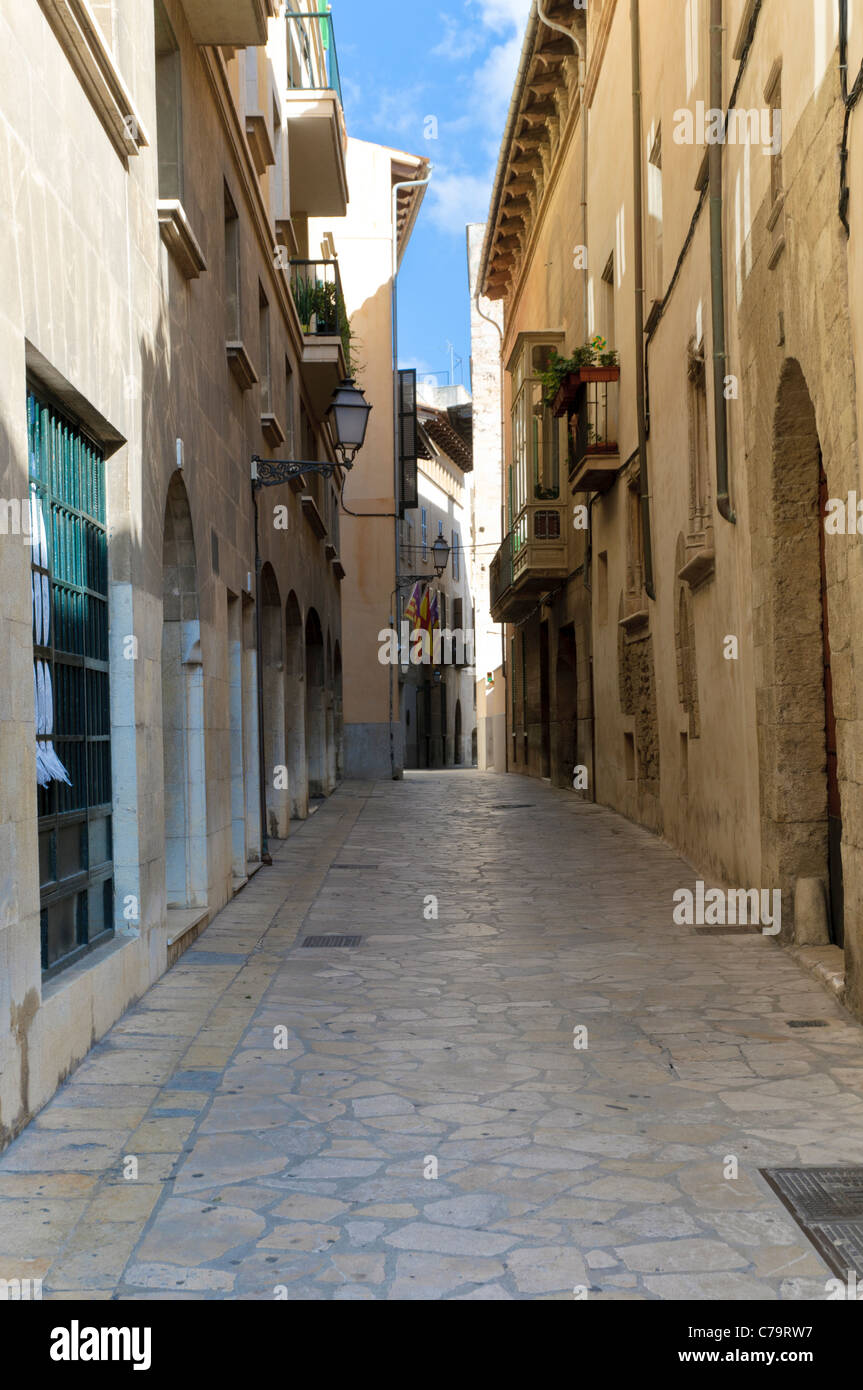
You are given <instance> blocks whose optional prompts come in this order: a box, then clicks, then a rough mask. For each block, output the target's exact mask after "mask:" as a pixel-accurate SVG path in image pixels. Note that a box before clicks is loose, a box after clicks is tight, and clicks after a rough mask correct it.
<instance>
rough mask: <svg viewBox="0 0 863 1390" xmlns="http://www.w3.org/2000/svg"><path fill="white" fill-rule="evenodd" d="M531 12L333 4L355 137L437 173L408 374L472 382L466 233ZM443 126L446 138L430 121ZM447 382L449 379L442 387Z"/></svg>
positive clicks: (412, 255) (426, 220) (494, 5)
mask: <svg viewBox="0 0 863 1390" xmlns="http://www.w3.org/2000/svg"><path fill="white" fill-rule="evenodd" d="M529 9H530V0H332V14H333V19H334V21H335V29H336V44H337V48H338V54H339V65H340V68H341V78H342V92H343V97H344V104H345V119H346V121H347V125H348V131H349V133H350V134H351V135H355V136H357V137H358V138H359V139H361V140H373V141H376V142H378V143H380V144H384V145H393V146H395V147H396V148H397V149H402V150H408V151H410V153H412V154H418V155H424V156H425V157H426V158H428V159H430V160H431V161H432V164H433V165H434V173H433V175H432V184H431V187H430V189H429V192H428V194H427V196H426V200H425V202H424V204H423V207H422V210H421V212H420V217H419V221H418V223H417V225H416V228H415V230H414V234H413V239H412V241H411V245H410V247H409V249H408V253H407V255H406V256H405V259H404V261H403V263H402V271H401V274H400V276H399V349H400V350H399V358H400V365H401V366H403V367H406V366H415V367H417V368H418V369H419V371H420V373H421V375H425V374H427V373H431V372H446V371H448V370H449V365H450V352H449V349H448V347H447V343H452V344H453V348H454V352H455V356H456V357H457V358H459V357H460V358H461V359H462V362H463V367H462V369H461V371H460V369H459V367H458V363H456V371H455V380H456V381H459V380H464V382H465V384H468V381H469V376H468V373H469V362H470V324H469V307H470V306H469V302H468V288H467V261H466V252H465V226H466V224H467V223H468V222H484V221H485V219H486V216H487V213H488V204H489V198H490V195H491V185H492V181H493V178H494V171H495V167H496V165H497V155H498V150H499V147H500V141H501V137H502V135H503V127H504V123H505V120H506V113H507V111H508V109H509V101H510V96H511V94H512V84H513V81H514V79H515V72H516V67H517V65H518V55H519V52H520V50H521V43H522V38H523V35H524V26H525V23H526V20H527V15H528V11H529ZM432 116H433V117H435V118H436V122H437V138H436V139H428V138H426V131H427V130H430V131H433V127H432V126H431V123H430V122H429V121H428V118H429V117H432ZM438 380H439V381H441V382H443V381H446V380H447V377H446V376H445V375H441V376H439V377H438Z"/></svg>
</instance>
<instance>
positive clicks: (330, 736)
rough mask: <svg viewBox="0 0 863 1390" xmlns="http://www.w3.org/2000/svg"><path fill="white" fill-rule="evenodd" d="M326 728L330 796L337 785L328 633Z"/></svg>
mask: <svg viewBox="0 0 863 1390" xmlns="http://www.w3.org/2000/svg"><path fill="white" fill-rule="evenodd" d="M324 721H325V722H324V728H325V763H326V791H327V793H328V794H329V793H330V792H331V791H332V790H333V789H334V787H335V785H336V707H335V693H334V690H333V644H332V639H331V637H330V634H329V633H327V663H326V685H325V690H324Z"/></svg>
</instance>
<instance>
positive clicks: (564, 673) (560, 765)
mask: <svg viewBox="0 0 863 1390" xmlns="http://www.w3.org/2000/svg"><path fill="white" fill-rule="evenodd" d="M554 697H555V711H554V713H555V717H554V725H553V739H552V782H553V784H554V786H556V787H571V786H572V782H573V768H574V767H575V765H576V763H577V762H578V751H577V747H578V651H577V647H576V640H575V624H574V623H567V624H566V625H565V626H564V627H562V628H561V629H560V631H559V632H558V634H557V658H556V661H555V669H554Z"/></svg>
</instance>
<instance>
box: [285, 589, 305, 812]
mask: <svg viewBox="0 0 863 1390" xmlns="http://www.w3.org/2000/svg"><path fill="white" fill-rule="evenodd" d="M285 733H286V745H287V746H286V754H287V766H288V790H289V795H290V811H291V819H292V820H305V819H306V817H307V816H308V814H309V775H308V767H307V765H306V643H305V629H304V626H303V616H302V613H301V611H300V605H299V601H298V599H297V596H296V594H295V593H294V591H293V589H292V590H291V592H290V593H289V594H288V597H287V602H286V603H285Z"/></svg>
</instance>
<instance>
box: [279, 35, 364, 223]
mask: <svg viewBox="0 0 863 1390" xmlns="http://www.w3.org/2000/svg"><path fill="white" fill-rule="evenodd" d="M286 19H287V24H288V90H287V92H286V93H285V94H284V108H285V122H286V126H287V130H288V142H289V150H290V161H289V168H290V192H291V207H292V209H293V210H294V212H297V213H305V214H306V216H308V217H344V215H345V212H346V211H347V206H348V175H347V165H346V162H345V160H346V154H347V148H348V137H347V131H346V129H345V119H344V114H343V111H342V88H341V80H340V77H339V60H338V55H337V53H336V35H335V29H334V27H333V21H332V16H331V15H329V14H327V13H325V12H320V13H318V14H311V15H309V14H299V13H289V14H288V15H287V16H286Z"/></svg>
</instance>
